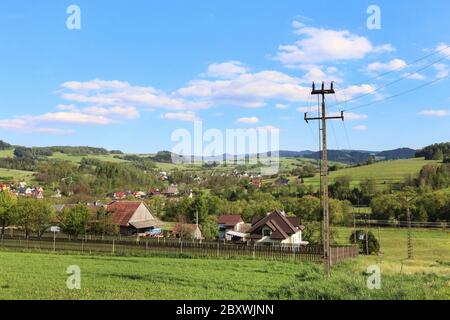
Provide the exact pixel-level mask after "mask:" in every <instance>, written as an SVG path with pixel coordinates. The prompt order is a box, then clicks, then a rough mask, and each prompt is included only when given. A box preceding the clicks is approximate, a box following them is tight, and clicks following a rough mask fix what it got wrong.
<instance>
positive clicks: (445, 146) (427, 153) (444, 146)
mask: <svg viewBox="0 0 450 320" xmlns="http://www.w3.org/2000/svg"><path fill="white" fill-rule="evenodd" d="M416 157H417V158H423V157H424V158H425V159H426V160H446V161H449V160H450V142H445V143H436V144H432V145H430V146H427V147H425V148H423V149H421V150H418V151H417V152H416Z"/></svg>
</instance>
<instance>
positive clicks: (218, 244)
mask: <svg viewBox="0 0 450 320" xmlns="http://www.w3.org/2000/svg"><path fill="white" fill-rule="evenodd" d="M219 250H220V241H217V257H219Z"/></svg>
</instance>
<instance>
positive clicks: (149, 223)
mask: <svg viewBox="0 0 450 320" xmlns="http://www.w3.org/2000/svg"><path fill="white" fill-rule="evenodd" d="M106 211H108V212H110V213H111V215H112V222H113V224H115V225H118V226H119V227H120V233H121V234H122V235H132V234H136V233H144V232H146V231H148V230H151V229H154V228H158V227H160V226H161V225H162V223H161V221H160V220H159V219H157V218H155V217H154V216H153V215H152V214H151V213H150V211H149V210H148V208H147V207H146V206H145V204H144V203H143V202H140V201H113V202H111V203H110V204H108V205H107V206H106Z"/></svg>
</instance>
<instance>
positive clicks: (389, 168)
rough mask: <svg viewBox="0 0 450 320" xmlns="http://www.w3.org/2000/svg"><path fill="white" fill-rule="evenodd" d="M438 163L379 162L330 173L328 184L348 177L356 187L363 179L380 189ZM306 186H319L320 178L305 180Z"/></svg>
mask: <svg viewBox="0 0 450 320" xmlns="http://www.w3.org/2000/svg"><path fill="white" fill-rule="evenodd" d="M433 163H439V162H438V161H426V160H425V159H423V158H416V159H408V160H390V161H381V162H377V163H374V164H371V165H365V166H360V167H352V168H344V169H341V170H338V171H334V172H330V183H333V182H334V180H335V179H336V178H337V177H343V176H348V177H350V178H351V181H352V182H351V185H352V186H357V185H359V183H360V182H362V181H364V180H365V179H368V178H370V179H373V180H374V181H375V182H376V184H377V186H378V187H379V188H380V189H383V188H386V187H387V184H388V183H399V182H403V181H404V180H405V177H407V176H408V175H414V176H415V175H417V174H418V173H419V172H420V170H421V169H422V167H423V166H425V165H427V164H433ZM305 184H306V185H314V186H317V187H318V186H319V184H320V178H319V175H318V174H317V175H316V176H315V177H313V178H306V179H305Z"/></svg>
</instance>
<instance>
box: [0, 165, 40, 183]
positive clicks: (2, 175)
mask: <svg viewBox="0 0 450 320" xmlns="http://www.w3.org/2000/svg"><path fill="white" fill-rule="evenodd" d="M33 180H34V172H31V171H22V170H12V169H4V168H0V182H14V181H25V182H27V183H31V182H32V181H33Z"/></svg>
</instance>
